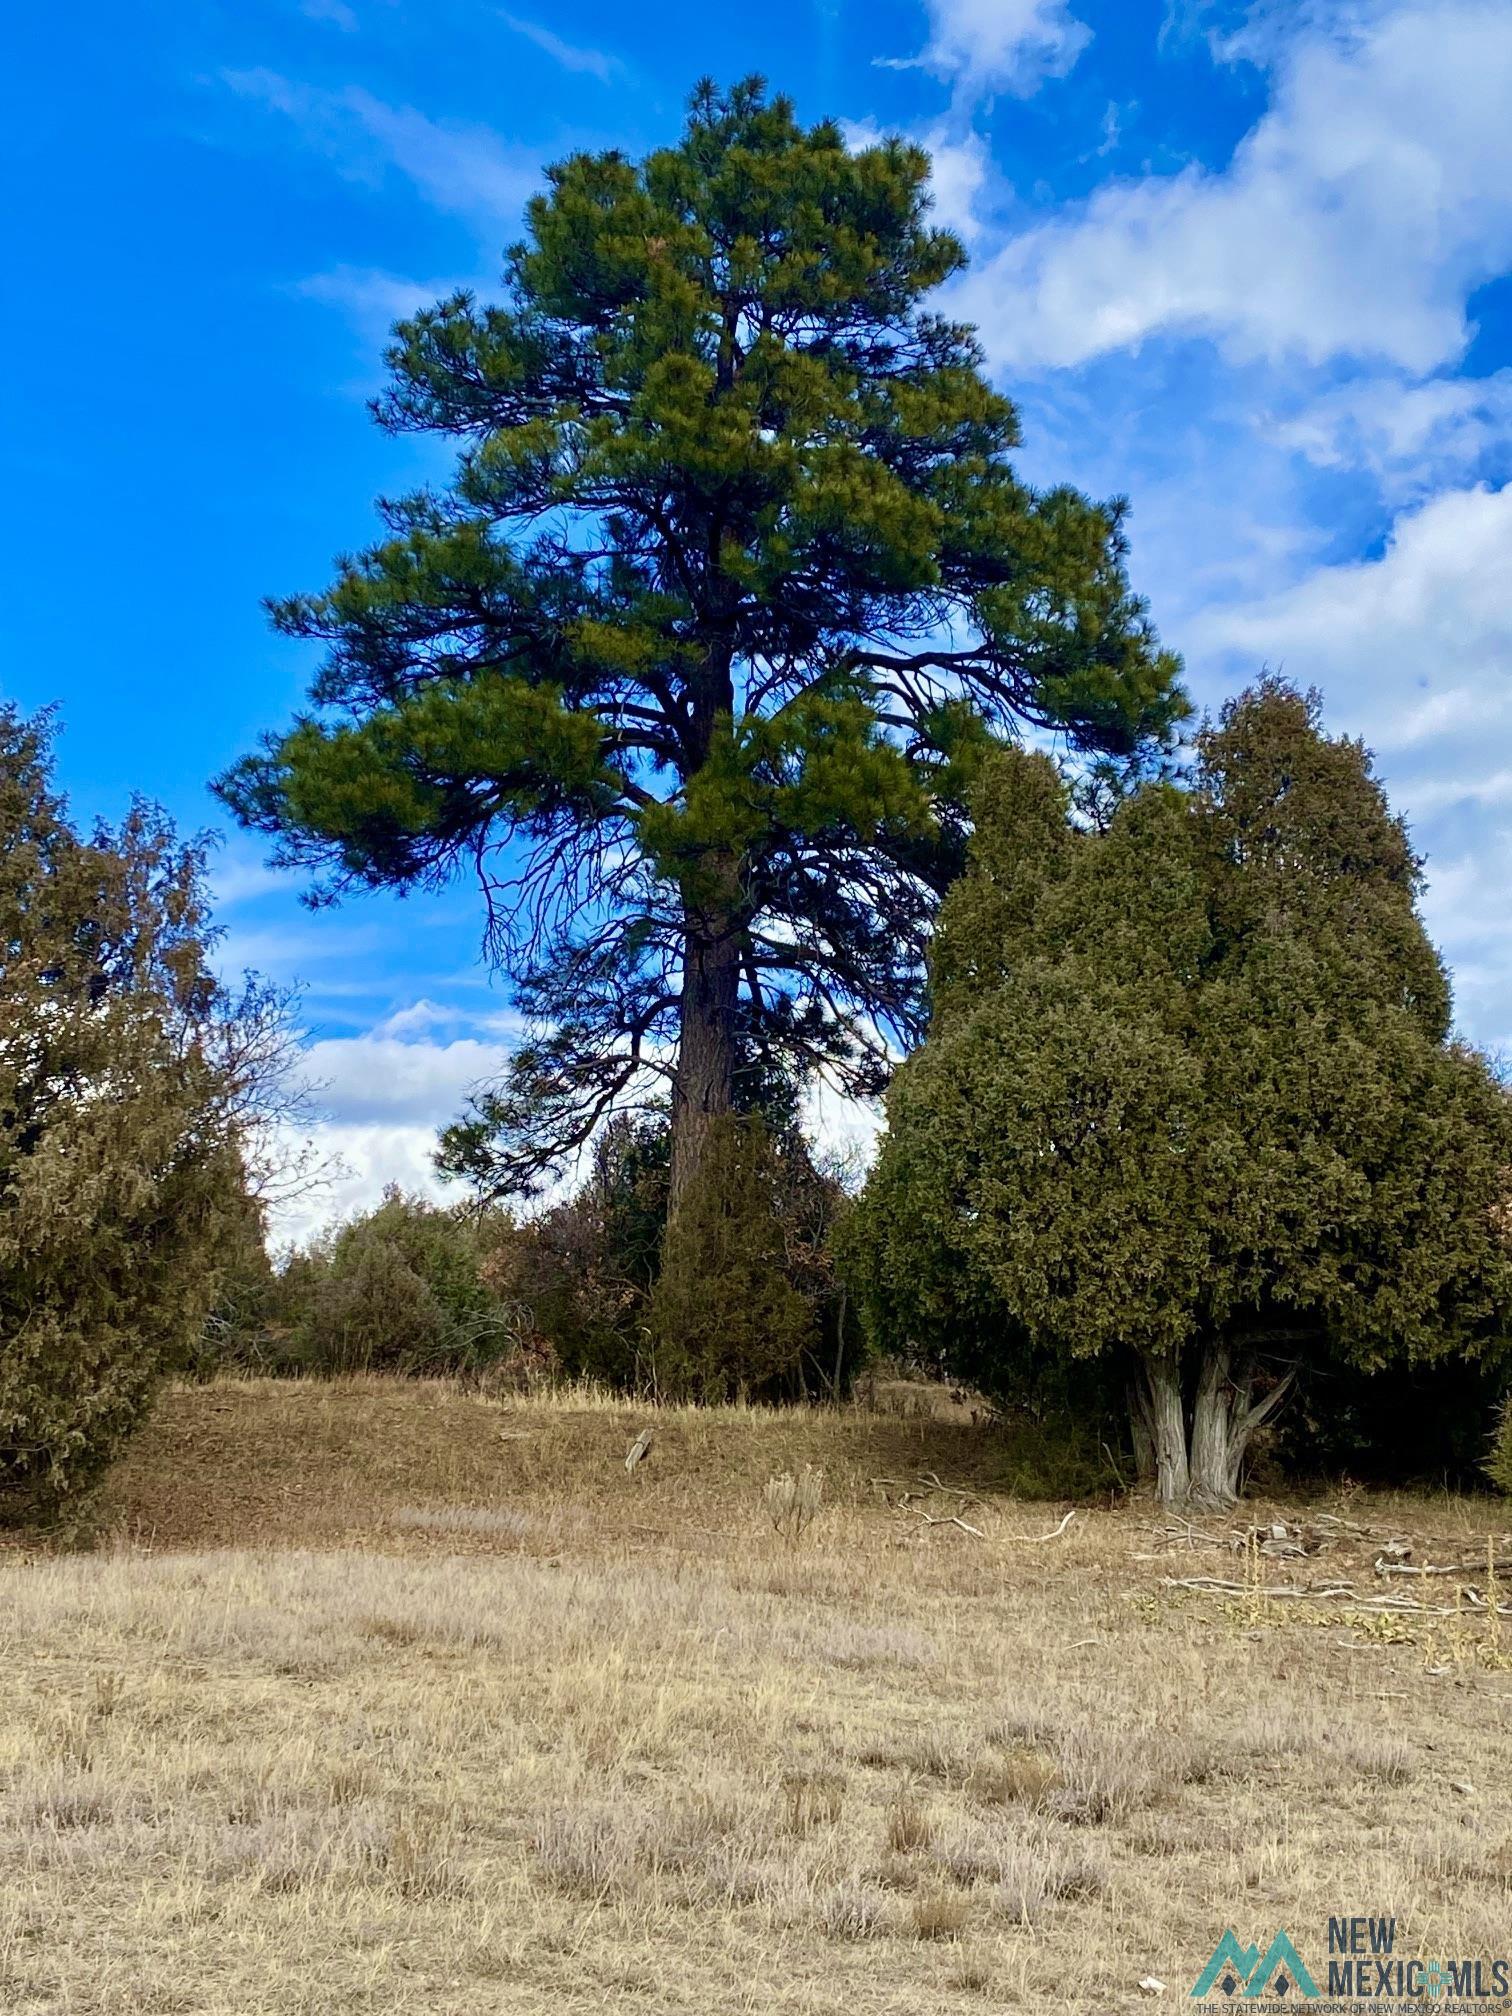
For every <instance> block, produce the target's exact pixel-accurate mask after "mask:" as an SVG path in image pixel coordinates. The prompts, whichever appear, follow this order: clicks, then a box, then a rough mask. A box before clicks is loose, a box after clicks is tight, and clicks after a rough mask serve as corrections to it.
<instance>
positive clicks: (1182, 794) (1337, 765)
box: [855, 681, 1512, 1502]
mask: <svg viewBox="0 0 1512 2016" xmlns="http://www.w3.org/2000/svg"><path fill="white" fill-rule="evenodd" d="M972 852H973V859H972V864H971V867H970V869H969V871H968V873H967V874H966V875H965V876H964V877H963V878H962V880H961V882H960V883H959V884H958V885H957V887H956V889H955V890H954V891H953V892H952V894H951V896H950V897H949V899H948V900H947V903H946V905H945V910H944V915H943V918H942V922H941V928H940V931H939V934H938V937H937V940H936V947H935V957H934V984H935V997H936V1004H937V1009H936V1017H935V1023H934V1026H933V1028H932V1029H931V1032H930V1035H929V1038H928V1040H927V1041H926V1042H925V1044H924V1045H923V1047H922V1049H921V1050H920V1051H919V1052H918V1053H917V1054H916V1055H915V1056H914V1057H913V1058H912V1059H910V1060H909V1062H908V1063H907V1064H905V1065H904V1067H903V1068H902V1070H901V1071H900V1072H899V1074H898V1077H897V1080H896V1082H895V1084H894V1086H893V1089H892V1092H891V1094H890V1097H889V1106H888V1117H889V1131H888V1134H887V1137H886V1139H885V1141H884V1143H883V1146H882V1150H881V1153H880V1156H879V1160H878V1164H877V1167H876V1170H875V1172H874V1175H873V1177H872V1179H871V1182H870V1184H869V1186H868V1190H867V1193H866V1196H865V1198H864V1200H863V1203H862V1206H861V1209H860V1211H859V1213H858V1225H857V1234H858V1236H857V1238H856V1240H855V1250H856V1254H857V1256H858V1267H859V1272H860V1274H861V1277H862V1279H863V1283H864V1288H865V1292H866V1294H867V1297H868V1299H869V1302H870V1304H871V1308H872V1311H873V1315H874V1318H875V1319H876V1320H877V1321H878V1322H879V1323H880V1324H881V1325H882V1328H883V1339H884V1341H885V1342H890V1343H898V1342H909V1341H915V1340H923V1341H925V1342H928V1343H932V1344H933V1345H934V1346H935V1347H936V1348H937V1349H938V1350H939V1351H941V1352H942V1353H943V1355H944V1356H945V1357H946V1359H947V1360H948V1361H952V1362H953V1363H954V1364H955V1366H956V1368H957V1369H958V1370H959V1371H961V1372H962V1373H963V1374H964V1375H965V1376H968V1377H971V1378H975V1379H977V1380H979V1381H981V1382H982V1383H983V1384H986V1385H988V1386H992V1387H995V1388H996V1389H997V1390H998V1391H1000V1392H1012V1391H1014V1390H1015V1389H1016V1388H1018V1387H1020V1386H1021V1385H1022V1384H1023V1383H1024V1381H1025V1380H1026V1378H1028V1377H1030V1376H1032V1375H1033V1374H1034V1373H1035V1372H1036V1371H1038V1370H1039V1369H1040V1368H1041V1367H1042V1366H1043V1365H1044V1364H1046V1363H1047V1362H1048V1363H1051V1364H1053V1363H1055V1362H1057V1361H1072V1360H1077V1359H1085V1360H1091V1361H1094V1362H1095V1363H1101V1364H1103V1365H1104V1366H1106V1367H1107V1368H1108V1370H1109V1371H1110V1372H1112V1373H1113V1374H1114V1375H1116V1376H1118V1377H1120V1378H1122V1379H1124V1380H1126V1381H1127V1385H1128V1391H1129V1396H1130V1404H1131V1411H1132V1429H1133V1438H1134V1442H1135V1446H1136V1449H1137V1450H1139V1451H1140V1452H1141V1453H1142V1455H1143V1456H1144V1458H1145V1459H1146V1461H1147V1463H1148V1467H1149V1468H1150V1469H1151V1470H1152V1471H1153V1472H1155V1473H1156V1474H1157V1475H1158V1480H1159V1487H1160V1491H1161V1494H1162V1496H1164V1497H1166V1498H1168V1499H1180V1498H1185V1497H1187V1496H1188V1495H1192V1496H1195V1497H1197V1498H1199V1499H1203V1500H1208V1501H1218V1502H1222V1501H1226V1500H1228V1499H1231V1498H1232V1497H1233V1496H1234V1493H1235V1491H1236V1488H1237V1483H1238V1479H1239V1474H1240V1469H1241V1465H1242V1463H1243V1459H1244V1456H1245V1452H1246V1449H1247V1448H1248V1446H1249V1443H1250V1440H1251V1438H1252V1436H1253V1434H1254V1431H1255V1430H1256V1428H1257V1427H1258V1426H1259V1425H1260V1424H1261V1423H1262V1422H1263V1421H1264V1420H1265V1419H1266V1418H1267V1417H1268V1416H1269V1415H1270V1414H1271V1413H1272V1412H1273V1411H1274V1409H1275V1408H1276V1407H1277V1406H1278V1405H1279V1404H1280V1403H1281V1401H1282V1399H1283V1398H1284V1396H1285V1394H1286V1392H1287V1391H1288V1389H1289V1387H1290V1386H1291V1384H1292V1383H1293V1381H1294V1379H1295V1378H1296V1376H1297V1374H1298V1373H1299V1371H1322V1370H1328V1369H1333V1370H1340V1369H1348V1368H1355V1369H1357V1370H1361V1371H1375V1370H1378V1369H1380V1368H1382V1367H1386V1366H1389V1365H1391V1364H1392V1363H1398V1364H1400V1363H1401V1362H1403V1361H1404V1360H1406V1361H1414V1362H1428V1361H1432V1360H1434V1359H1436V1358H1439V1357H1442V1356H1443V1355H1444V1354H1448V1353H1452V1352H1462V1353H1466V1354H1470V1355H1472V1356H1473V1355H1476V1354H1483V1353H1488V1352H1491V1351H1494V1350H1497V1349H1500V1348H1501V1347H1503V1346H1504V1344H1505V1342H1506V1339H1507V1335H1508V1327H1509V1322H1512V1241H1509V1236H1508V1211H1507V1186H1508V1174H1509V1170H1512V1106H1509V1100H1508V1096H1507V1093H1506V1092H1505V1090H1504V1089H1503V1087H1502V1086H1501V1085H1500V1083H1499V1082H1498V1081H1497V1079H1496V1077H1495V1076H1494V1075H1493V1073H1492V1072H1491V1071H1490V1069H1489V1068H1488V1066H1487V1065H1486V1063H1485V1061H1484V1060H1483V1059H1482V1058H1481V1057H1479V1056H1478V1055H1477V1054H1475V1053H1474V1052H1473V1051H1471V1050H1470V1049H1468V1048H1467V1047H1465V1046H1464V1045H1462V1044H1459V1043H1456V1042H1454V1041H1453V1040H1452V1039H1451V1036H1450V997H1449V987H1448V983H1447V980H1446V978H1445V975H1444V971H1443V968H1442V966H1441V964H1440V962H1439V960H1438V957H1437V955H1436V954H1435V952H1434V949H1433V947H1432V945H1431V944H1430V942H1429V940H1428V937H1427V934H1426V932H1425V931H1424V929H1423V925H1422V922H1421V920H1420V918H1419V916H1418V914H1417V910H1416V905H1415V898H1416V895H1417V892H1418V889H1419V884H1420V864H1419V862H1418V860H1417V859H1416V857H1415V856H1414V854H1413V851H1412V848H1411V845H1410V842H1409V840H1408V836H1407V834H1406V831H1405V829H1404V828H1403V826H1402V824H1401V822H1400V821H1399V820H1398V819H1396V818H1394V817H1393V816H1392V815H1391V812H1390V810H1389V808H1388V806H1387V804H1386V801H1385V797H1384V794H1383V793H1382V791H1381V788H1380V786H1379V784H1378V783H1377V782H1376V781H1375V779H1374V778H1373V776H1372V775H1371V771H1370V764H1369V759H1368V757H1367V755H1366V753H1365V751H1364V750H1363V749H1362V748H1361V746H1360V745H1359V744H1358V743H1355V742H1351V741H1347V740H1330V739H1328V738H1327V737H1326V736H1325V735H1324V734H1323V733H1322V731H1321V729H1320V727H1319V723H1318V712H1317V703H1316V700H1315V698H1314V699H1311V700H1309V699H1304V698H1303V697H1302V696H1301V695H1299V694H1298V693H1296V692H1295V691H1294V690H1292V689H1291V688H1289V687H1287V686H1285V685H1283V684H1281V683H1279V682H1275V681H1267V682H1265V683H1263V684H1262V685H1260V686H1259V687H1258V688H1256V689H1255V690H1253V691H1251V692H1250V693H1248V694H1246V695H1244V696H1243V697H1242V698H1241V699H1239V700H1238V701H1237V702H1235V703H1233V704H1231V705H1230V706H1228V707H1227V708H1225V710H1224V712H1223V715H1222V717H1221V719H1220V721H1219V722H1218V723H1217V724H1216V725H1215V726H1212V727H1209V728H1208V729H1207V730H1205V732H1204V733H1203V734H1202V735H1201V736H1199V738H1198V764H1197V769H1196V773H1195V776H1194V779H1193V784H1192V789H1191V790H1190V791H1178V790H1176V789H1174V788H1172V787H1171V786H1169V785H1163V784H1156V785H1147V786H1146V787H1144V788H1143V789H1141V790H1140V791H1138V792H1136V793H1135V794H1134V795H1133V796H1132V797H1131V798H1129V799H1128V800H1127V801H1126V802H1125V803H1124V804H1122V805H1121V806H1120V807H1119V808H1118V810H1117V811H1116V813H1115V814H1114V815H1113V817H1112V819H1111V821H1110V823H1109V825H1108V827H1107V830H1106V831H1105V832H1101V833H1099V832H1096V831H1091V830H1085V829H1082V830H1078V829H1077V828H1076V827H1075V826H1073V825H1072V824H1070V823H1068V820H1067V817H1066V801H1065V793H1064V790H1063V788H1062V785H1061V782H1060V780H1059V779H1058V778H1057V777H1056V775H1055V774H1054V772H1053V771H1052V770H1051V768H1050V766H1049V765H1048V764H1046V763H1045V761H1044V759H1043V758H1040V757H1036V756H1028V755H1024V754H1018V753H1012V754H1004V755H1002V756H999V757H997V758H995V759H994V762H993V765H992V766H991V768H990V770H989V771H988V773H987V774H986V776H985V777H984V780H983V784H982V786H981V790H980V795H979V799H978V826H977V831H976V836H975V839H974V842H973V849H972Z"/></svg>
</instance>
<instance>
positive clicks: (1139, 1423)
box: [1129, 1379, 1155, 1484]
mask: <svg viewBox="0 0 1512 2016" xmlns="http://www.w3.org/2000/svg"><path fill="white" fill-rule="evenodd" d="M1129 1431H1130V1435H1131V1438H1132V1440H1133V1444H1134V1477H1135V1481H1136V1482H1137V1483H1140V1484H1153V1483H1154V1482H1155V1431H1154V1428H1153V1427H1152V1425H1151V1415H1150V1396H1149V1389H1148V1387H1147V1386H1146V1385H1145V1383H1144V1381H1143V1380H1142V1379H1131V1380H1130V1381H1129Z"/></svg>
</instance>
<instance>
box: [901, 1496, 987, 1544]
mask: <svg viewBox="0 0 1512 2016" xmlns="http://www.w3.org/2000/svg"><path fill="white" fill-rule="evenodd" d="M908 1510H909V1511H910V1512H912V1513H913V1515H914V1517H915V1518H916V1519H922V1520H923V1521H924V1524H925V1525H926V1526H959V1527H960V1529H961V1531H962V1532H963V1533H970V1534H973V1535H974V1536H975V1537H976V1538H977V1539H978V1540H985V1539H986V1538H987V1535H986V1534H985V1533H984V1532H983V1531H982V1529H981V1528H980V1527H979V1526H968V1525H967V1524H966V1521H965V1520H964V1519H959V1518H957V1517H956V1515H955V1514H954V1513H953V1512H952V1513H947V1514H946V1515H945V1516H944V1517H943V1518H936V1517H934V1516H932V1515H931V1514H930V1513H928V1512H925V1511H922V1510H921V1509H920V1508H919V1506H917V1505H910V1506H909V1507H908Z"/></svg>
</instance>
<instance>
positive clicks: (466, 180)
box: [223, 70, 540, 228]
mask: <svg viewBox="0 0 1512 2016" xmlns="http://www.w3.org/2000/svg"><path fill="white" fill-rule="evenodd" d="M223 75H224V81H225V82H226V83H227V84H228V85H229V86H230V87H231V89H232V90H233V91H235V92H236V93H237V94H238V96H240V97H243V98H249V99H253V100H255V101H256V102H257V103H259V104H262V105H265V106H267V107H268V108H269V109H270V110H271V111H274V112H278V113H281V114H282V115H283V116H284V117H285V118H287V119H289V120H291V121H292V123H293V124H294V125H295V126H296V127H297V128H298V130H299V132H300V134H301V136H302V138H303V139H304V140H305V142H306V144H307V145H309V146H311V147H315V148H317V149H319V151H320V152H321V153H323V154H325V155H327V156H328V157H329V158H330V159H331V160H333V161H334V162H335V163H336V164H337V166H338V167H339V168H340V169H341V171H342V173H343V174H345V175H348V176H350V177H352V178H353V179H355V180H359V181H369V182H376V181H378V180H379V179H380V177H381V175H382V173H383V170H384V169H385V168H388V167H392V168H396V169H397V170H398V171H399V173H400V174H402V175H404V176H406V177H408V179H409V180H410V181H411V182H412V183H413V184H414V186H415V188H416V189H417V190H418V191H419V193H420V194H421V195H422V196H423V197H424V198H425V200H426V201H427V202H428V203H431V204H433V205H434V206H435V207H436V208H437V209H438V210H445V211H450V212H452V213H454V214H456V215H458V216H462V217H467V218H470V219H472V220H473V221H475V222H477V223H481V224H485V225H487V226H489V227H496V226H497V225H499V224H500V223H506V224H508V225H509V226H510V227H511V228H512V227H514V226H515V225H517V224H518V223H519V220H520V213H521V211H522V210H523V208H524V206H525V202H526V199H527V198H528V197H529V196H530V194H531V193H532V191H533V190H534V189H535V188H536V187H537V185H538V183H539V180H540V169H539V163H538V162H537V160H536V158H535V152H534V150H533V149H528V148H524V147H515V146H511V145H510V144H509V143H508V142H506V141H505V140H503V139H501V138H500V136H499V135H498V134H497V133H496V132H495V131H494V130H493V128H492V127H490V126H477V125H471V124H467V123H464V122H461V121H452V120H437V119H430V118H427V117H426V115H425V114H424V113H423V112H418V111H416V110H415V108H414V107H413V106H411V105H390V104H387V103H385V101H384V100H383V99H381V98H375V97H374V96H373V94H372V93H371V92H370V91H364V90H363V89H362V87H361V86H360V85H356V84H352V85H348V86H347V87H346V88H345V89H344V90H340V91H326V90H321V89H319V88H317V87H316V86H314V85H309V84H300V83H296V82H293V81H291V80H290V79H289V78H287V77H281V76H279V75H278V73H277V72H276V71H272V70H228V71H226V72H224V73H223Z"/></svg>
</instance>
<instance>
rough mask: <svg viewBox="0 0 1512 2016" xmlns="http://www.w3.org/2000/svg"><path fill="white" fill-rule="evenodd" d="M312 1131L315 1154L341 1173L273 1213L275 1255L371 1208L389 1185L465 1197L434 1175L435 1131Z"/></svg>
mask: <svg viewBox="0 0 1512 2016" xmlns="http://www.w3.org/2000/svg"><path fill="white" fill-rule="evenodd" d="M310 1131H311V1135H312V1138H313V1141H314V1145H315V1150H316V1153H317V1154H318V1155H319V1156H320V1157H321V1158H322V1159H323V1160H325V1161H327V1162H329V1163H330V1164H331V1165H332V1166H334V1167H336V1168H337V1169H338V1171H339V1173H338V1174H337V1175H336V1176H335V1177H334V1178H332V1180H330V1181H329V1182H325V1183H322V1184H320V1185H319V1186H318V1187H317V1188H315V1189H312V1190H309V1191H307V1192H305V1193H304V1194H303V1195H302V1196H298V1197H292V1198H288V1199H286V1200H284V1201H282V1202H281V1203H279V1204H278V1205H276V1206H275V1208H274V1209H273V1210H272V1211H271V1212H270V1214H269V1218H270V1223H269V1226H268V1244H269V1246H270V1247H272V1248H273V1249H274V1250H275V1251H277V1250H279V1249H280V1248H282V1247H285V1246H288V1245H301V1244H303V1243H304V1241H305V1240H307V1239H309V1238H310V1237H311V1235H312V1234H314V1233H316V1232H319V1231H320V1230H321V1229H322V1228H323V1227H324V1226H327V1225H331V1224H335V1223H339V1222H340V1221H341V1220H342V1219H344V1218H350V1217H352V1216H354V1215H355V1214H356V1213H357V1212H360V1211H368V1210H371V1209H372V1207H373V1206H374V1205H375V1204H376V1203H377V1202H378V1201H379V1199H380V1198H381V1197H382V1195H383V1193H384V1191H385V1190H386V1189H387V1188H388V1186H389V1185H390V1184H391V1183H397V1184H398V1186H399V1188H400V1189H401V1190H406V1191H408V1192H410V1193H411V1194H412V1195H418V1196H421V1197H434V1198H437V1199H440V1200H443V1201H455V1200H456V1199H457V1198H459V1197H461V1196H463V1195H464V1194H465V1193H464V1192H463V1191H462V1190H461V1189H459V1187H458V1186H457V1185H456V1184H454V1183H452V1184H448V1183H443V1182H442V1180H441V1178H440V1177H439V1176H438V1175H437V1174H436V1168H435V1163H434V1161H433V1159H432V1158H433V1157H434V1155H435V1152H436V1130H435V1128H434V1127H426V1126H419V1125H409V1126H405V1125H390V1124H381V1123H368V1124H354V1123H352V1122H330V1123H328V1124H324V1125H321V1126H318V1127H316V1128H314V1129H312V1130H310ZM302 1138H303V1137H301V1139H302Z"/></svg>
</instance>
